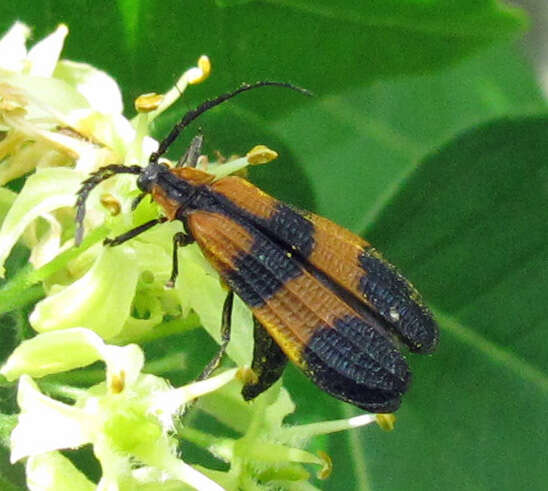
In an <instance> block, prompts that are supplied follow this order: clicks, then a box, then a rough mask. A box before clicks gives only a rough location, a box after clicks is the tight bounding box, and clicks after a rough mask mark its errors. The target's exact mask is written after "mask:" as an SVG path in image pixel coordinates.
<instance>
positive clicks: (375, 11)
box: [0, 0, 525, 112]
mask: <svg viewBox="0 0 548 491" xmlns="http://www.w3.org/2000/svg"><path fill="white" fill-rule="evenodd" d="M239 3H241V2H218V4H219V5H223V4H224V5H227V6H225V7H219V6H218V5H216V4H215V2H214V1H213V0H203V1H188V0H187V1H182V0H181V1H165V0H147V1H145V0H141V1H135V2H130V1H127V0H120V1H118V2H112V1H105V0H102V1H95V2H73V1H71V0H55V1H53V0H50V1H42V2H38V3H37V2H33V1H28V0H27V1H26V2H25V1H22V2H17V3H11V2H3V4H2V6H1V7H0V19H1V21H0V28H3V29H5V28H6V27H7V26H8V25H9V23H11V22H12V21H13V20H15V19H16V18H18V19H21V20H23V21H24V22H27V23H28V24H30V25H32V26H36V34H37V35H43V34H44V33H45V31H47V30H51V29H53V28H54V27H55V25H56V24H57V23H59V22H61V21H62V22H65V23H67V24H68V25H69V27H70V29H71V32H72V34H71V41H70V43H69V45H68V46H67V50H66V51H65V56H67V57H71V58H74V59H81V60H85V61H90V62H92V63H94V64H97V65H98V66H99V67H101V68H104V69H107V71H109V73H111V74H114V75H115V76H116V78H117V79H118V80H119V82H120V83H121V84H122V86H123V87H124V88H125V92H124V96H125V98H126V99H125V100H126V103H128V107H130V105H131V103H132V101H133V99H134V98H135V97H136V96H137V95H139V94H140V93H143V92H148V91H150V90H156V91H161V90H163V89H165V88H166V87H167V86H169V85H170V82H172V81H174V80H176V78H177V75H178V73H179V72H180V71H181V69H182V68H183V67H184V66H186V65H187V64H189V63H192V62H194V60H195V59H197V57H198V56H199V55H200V54H202V53H207V54H208V55H209V56H210V57H211V59H212V61H213V67H214V68H213V69H214V72H215V77H214V78H212V80H211V81H210V82H209V83H208V88H207V89H204V91H203V92H201V94H200V97H202V96H203V94H206V93H207V94H210V95H211V94H212V93H213V94H214V93H217V92H219V91H220V90H221V89H226V88H228V87H232V86H234V85H237V84H239V83H241V82H242V81H254V80H257V79H265V78H274V79H283V80H287V79H289V80H292V81H294V82H297V83H299V84H302V85H304V86H306V87H308V88H310V89H311V90H313V91H315V92H317V93H319V94H322V95H324V94H326V93H328V92H335V91H339V90H340V89H342V88H344V87H349V86H356V85H358V86H361V85H363V84H364V83H367V82H372V81H375V80H379V79H383V78H386V77H390V76H394V75H401V74H407V73H417V72H426V71H430V70H433V69H437V68H440V67H443V66H446V65H447V64H448V63H451V62H454V61H455V60H459V59H461V58H462V57H464V56H466V55H468V54H470V53H472V52H474V51H477V50H478V49H479V48H481V47H484V46H486V45H488V44H491V43H492V42H494V41H497V40H501V39H508V38H510V37H513V36H514V35H515V34H516V33H517V32H519V30H521V29H522V28H523V26H524V23H525V22H524V16H523V13H522V12H521V11H520V10H518V9H515V8H510V7H507V6H504V5H503V3H502V2H498V1H494V0H462V1H460V2H454V1H453V0H429V1H420V0H412V1H409V0H390V1H386V0H375V1H363V0H362V1H359V2H355V1H352V0H341V1H338V2H330V1H328V0H322V1H321V2H318V1H315V2H306V1H292V0H291V1H275V0H274V1H255V2H248V3H245V4H243V5H237V4H239ZM265 97H267V98H268V96H265ZM261 99H263V98H261ZM261 107H262V108H263V109H264V108H269V109H270V111H276V112H277V111H278V110H279V109H280V108H283V105H282V106H280V105H279V104H276V105H275V104H272V103H270V104H268V105H267V104H263V105H261Z"/></svg>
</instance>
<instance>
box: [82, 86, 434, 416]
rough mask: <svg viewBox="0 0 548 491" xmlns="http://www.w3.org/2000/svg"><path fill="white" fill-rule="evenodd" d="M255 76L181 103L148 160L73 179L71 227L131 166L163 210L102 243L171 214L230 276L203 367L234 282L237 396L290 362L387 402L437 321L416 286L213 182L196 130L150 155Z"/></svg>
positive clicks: (349, 242) (343, 240)
mask: <svg viewBox="0 0 548 491" xmlns="http://www.w3.org/2000/svg"><path fill="white" fill-rule="evenodd" d="M268 85H277V86H282V87H288V88H290V89H293V90H298V91H301V92H306V91H304V90H303V89H299V88H298V87H295V86H292V85H290V84H286V83H280V82H268V81H264V82H258V83H256V84H253V85H247V84H245V85H242V86H241V87H239V88H238V89H237V90H235V91H233V92H230V93H226V94H223V95H221V96H219V97H217V98H215V99H212V100H209V101H206V102H205V103H203V104H201V105H200V106H198V107H197V108H195V109H194V110H191V111H189V112H188V113H187V114H185V116H184V117H183V118H182V119H181V121H180V122H179V123H178V124H177V125H176V126H175V127H174V128H173V130H172V131H171V132H170V133H169V134H168V135H167V137H166V138H165V139H164V140H162V141H161V142H160V144H159V148H158V150H157V151H156V152H154V153H153V154H152V155H151V156H150V159H149V163H148V165H147V166H146V167H144V168H142V167H139V166H122V165H109V166H106V167H103V168H101V169H99V170H98V171H97V172H95V173H94V174H93V175H91V177H89V178H88V179H87V180H86V181H84V182H83V184H82V187H81V189H80V191H79V192H78V199H77V218H76V220H77V233H76V243H77V244H79V243H80V241H81V239H82V235H83V219H84V215H85V202H86V199H87V196H88V195H89V193H90V191H91V190H92V189H93V188H94V187H95V186H97V185H98V184H99V183H101V182H102V181H104V180H105V179H108V178H109V177H111V176H113V175H115V174H121V173H129V174H136V175H137V176H138V178H137V186H138V187H139V189H140V190H141V191H142V192H143V195H145V194H151V195H152V198H153V199H154V200H155V201H156V202H158V203H159V205H160V206H161V207H162V208H163V210H164V214H165V215H164V216H162V217H160V218H157V219H155V220H151V221H150V222H147V223H145V224H143V225H141V226H140V227H137V228H136V229H133V230H130V231H129V232H126V233H125V234H123V235H121V236H119V237H117V238H115V239H107V240H106V241H105V242H106V243H107V244H109V245H111V246H113V245H117V244H120V243H122V242H124V241H126V240H129V239H131V238H133V237H135V236H136V235H138V234H140V233H141V232H144V231H145V230H148V229H149V228H151V227H152V226H154V225H156V224H158V223H163V222H165V221H167V220H180V221H182V222H183V224H184V228H185V233H182V232H180V233H178V234H176V235H175V237H174V240H173V242H174V254H173V256H174V257H173V273H172V277H171V282H172V283H173V282H174V281H175V278H176V276H177V273H178V271H177V265H178V262H177V248H178V247H179V246H184V245H186V244H188V243H190V242H193V241H196V242H197V243H198V245H199V246H200V248H201V250H202V252H203V254H204V255H205V257H206V258H207V259H208V260H209V261H210V262H211V264H212V265H213V266H214V267H215V269H216V270H217V271H218V272H219V274H220V276H221V277H222V279H223V280H224V282H225V283H226V284H227V285H228V286H229V288H230V293H229V294H228V295H227V298H226V301H225V304H224V308H223V316H222V333H223V343H222V346H221V349H220V351H219V353H218V355H217V356H216V357H215V358H214V360H212V362H211V363H210V364H209V365H208V367H206V369H205V370H204V372H203V373H202V377H206V376H208V375H209V374H210V373H211V371H212V370H213V369H214V368H215V367H216V366H217V365H218V363H219V361H220V359H221V356H222V354H223V353H224V350H225V348H226V344H227V343H228V339H229V337H230V317H231V309H232V299H233V292H235V293H236V294H237V295H238V296H240V298H241V299H242V300H243V301H244V302H245V303H246V304H247V305H248V306H249V308H250V309H251V310H252V312H253V315H254V318H255V332H254V337H255V348H254V358H253V365H252V368H253V370H254V371H255V372H256V374H257V380H255V381H254V383H248V384H247V385H245V386H244V388H243V390H242V394H243V396H244V398H245V399H246V400H249V399H252V398H254V397H256V396H257V395H259V394H260V393H262V392H263V391H265V390H266V389H267V388H268V387H270V386H271V385H272V384H273V383H274V382H275V381H276V380H277V379H278V378H279V377H280V376H281V374H282V371H283V369H284V367H285V364H286V363H287V360H288V359H289V360H291V361H292V362H293V363H294V364H295V365H297V366H298V367H299V368H300V369H301V370H302V371H303V372H304V373H305V374H306V375H307V376H308V377H309V378H310V379H311V380H312V381H313V382H314V383H315V384H316V385H318V386H319V387H320V388H321V389H323V390H324V391H326V392H328V393H329V394H331V395H333V396H334V397H336V398H338V399H341V400H343V401H346V402H350V403H352V404H354V405H356V406H358V407H360V408H363V409H366V410H368V411H371V412H391V411H394V410H396V409H397V408H398V407H399V405H400V402H401V396H402V394H403V393H404V392H405V391H406V390H407V387H408V385H409V380H410V373H409V369H408V365H407V363H406V360H405V358H404V357H403V355H402V354H401V352H400V351H399V349H398V345H399V344H400V343H401V342H403V343H404V344H405V345H407V347H408V348H409V349H410V350H411V351H413V352H417V353H430V352H432V351H433V350H434V349H435V347H436V345H437V342H438V329H437V327H436V324H435V322H434V320H433V318H432V314H431V313H430V311H429V310H428V309H427V307H425V305H424V304H423V303H422V300H421V298H420V295H419V294H418V292H417V291H416V290H415V288H414V287H413V286H412V285H411V284H410V283H409V282H408V281H407V280H406V279H405V278H404V277H403V276H402V275H401V274H400V273H399V272H398V271H397V270H396V269H395V268H394V266H392V265H391V264H389V263H388V262H386V261H385V260H384V259H383V258H382V256H381V255H380V254H379V253H378V252H377V251H376V250H375V249H374V248H373V247H371V246H370V244H369V243H367V242H366V241H365V240H363V239H362V238H360V237H358V236H356V235H354V234H353V233H351V232H349V231H348V230H346V229H344V228H342V227H339V226H338V225H336V224H334V223H333V222H331V221H329V220H327V219H326V218H322V217H320V216H318V215H314V214H312V213H309V212H305V211H301V210H298V209H296V208H293V207H291V206H289V205H287V204H284V203H282V202H280V201H277V200H276V199H274V198H273V197H271V196H269V195H267V194H266V193H264V192H263V191H261V190H260V189H258V188H257V187H255V186H254V185H253V184H251V183H250V182H248V181H247V180H245V179H242V178H240V177H235V176H230V177H224V178H221V179H218V180H215V176H213V175H211V174H208V173H207V172H204V171H202V170H198V169H196V168H195V164H196V161H197V158H198V155H199V154H200V147H201V141H202V140H201V137H196V138H195V139H194V140H193V141H192V143H191V145H190V147H189V149H188V151H187V153H186V154H185V157H184V158H182V159H181V160H180V161H179V163H178V165H177V166H176V167H174V168H171V167H168V166H167V165H165V164H163V163H159V162H158V160H159V157H160V156H162V155H163V154H164V153H165V152H166V151H167V149H168V147H169V146H170V145H171V144H172V143H173V141H174V140H175V139H176V138H177V136H178V135H179V133H180V132H181V130H182V129H183V128H185V127H186V126H187V125H188V124H189V123H190V122H191V121H193V120H194V119H196V118H197V117H198V116H199V115H200V114H202V113H203V112H205V111H207V110H208V109H210V108H212V107H214V106H216V105H218V104H220V103H222V102H224V101H226V100H228V99H230V98H231V97H234V96H235V95H237V94H239V93H241V92H244V91H247V90H250V89H255V88H258V87H263V86H268Z"/></svg>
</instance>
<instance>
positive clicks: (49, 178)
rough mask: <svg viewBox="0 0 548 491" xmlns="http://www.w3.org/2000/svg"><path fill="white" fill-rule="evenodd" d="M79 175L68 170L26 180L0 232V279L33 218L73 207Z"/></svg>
mask: <svg viewBox="0 0 548 491" xmlns="http://www.w3.org/2000/svg"><path fill="white" fill-rule="evenodd" d="M81 181H82V174H80V173H79V172H76V171H74V170H72V169H65V168H49V169H44V170H40V171H39V172H37V173H36V174H34V175H32V176H31V177H29V178H28V179H27V182H26V183H25V186H24V187H23V189H22V191H21V192H20V193H19V195H18V196H17V199H16V200H15V202H14V203H13V206H12V207H11V208H10V210H9V212H8V213H7V215H6V218H5V219H4V221H3V222H2V227H1V228H0V276H3V274H4V268H3V264H4V261H5V260H6V258H7V257H8V255H9V253H10V251H11V248H12V247H13V246H14V244H15V243H16V242H17V240H18V239H19V237H20V236H21V234H22V233H23V232H24V230H25V228H26V227H27V226H28V225H29V224H30V223H31V222H32V221H33V220H35V219H36V218H37V217H39V216H40V215H42V214H44V213H48V212H50V211H52V210H56V209H57V208H62V207H66V206H73V205H74V201H75V199H76V194H75V193H76V191H77V190H78V188H79V186H80V183H81Z"/></svg>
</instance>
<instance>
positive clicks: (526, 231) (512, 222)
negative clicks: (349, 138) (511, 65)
mask: <svg viewBox="0 0 548 491" xmlns="http://www.w3.org/2000/svg"><path fill="white" fill-rule="evenodd" d="M547 183H548V117H530V118H523V119H509V120H500V121H497V122H494V123H492V124H489V125H486V126H483V127H480V128H478V129H474V130H471V131H469V132H467V133H466V134H464V135H462V136H461V137H458V138H456V139H455V140H453V141H451V142H450V143H449V144H447V145H446V146H444V147H443V148H442V149H441V150H439V151H438V152H436V153H435V154H433V155H431V156H430V157H428V158H426V159H425V160H424V161H423V162H422V164H421V166H420V167H419V168H418V170H417V171H416V172H415V173H414V174H413V175H412V176H411V177H410V179H409V180H408V181H407V182H406V183H405V186H403V187H402V189H401V191H400V192H399V193H398V194H397V196H396V197H395V198H394V199H393V200H392V201H391V202H390V204H389V205H388V206H387V207H385V208H384V209H383V211H382V213H381V214H380V216H379V217H378V219H377V220H376V222H375V224H374V226H373V228H372V229H371V230H370V236H371V237H374V238H375V241H376V243H377V244H378V245H379V246H381V247H385V248H386V250H389V251H390V257H391V258H392V259H393V260H394V261H396V262H397V263H398V264H399V265H400V266H401V267H402V268H403V269H404V270H405V271H407V272H408V273H409V274H410V276H411V277H412V278H413V279H415V280H416V281H417V282H418V283H419V284H420V286H421V290H422V291H423V293H424V294H425V295H426V297H427V298H428V301H429V303H430V304H431V305H432V306H434V308H435V311H436V312H437V314H438V318H439V322H440V324H441V329H442V333H441V342H440V349H439V351H438V353H436V354H435V355H434V356H433V357H432V359H429V360H418V359H417V360H415V363H414V367H415V382H416V383H415V387H414V389H413V390H412V391H411V394H410V395H409V397H408V400H407V404H405V405H404V407H403V408H402V410H401V411H400V413H399V416H400V421H401V423H402V426H401V427H400V428H399V431H397V432H395V433H394V434H393V435H390V437H389V438H381V437H380V436H379V437H377V435H375V437H374V438H373V439H371V438H369V437H367V436H365V437H364V439H363V444H364V448H365V454H366V455H367V462H368V464H367V468H368V471H369V474H370V480H371V482H374V483H377V484H378V485H379V486H380V487H382V486H386V483H387V482H388V483H389V484H390V487H392V488H394V489H438V488H446V487H451V488H455V487H456V488H459V489H463V488H474V489H512V488H519V487H521V486H523V485H524V481H523V475H522V472H523V470H524V469H527V486H526V487H527V489H542V488H543V487H544V486H545V484H546V479H547V478H548V470H547V469H546V465H545V459H544V456H545V445H546V439H547V438H548V430H547V428H546V424H545V419H546V407H547V404H548V345H547V344H546V343H545V342H544V338H545V334H546V332H547V330H548V320H547V316H546V314H547V312H548V309H547V306H546V305H547V304H546V289H547V287H548V244H547V243H546V238H547V237H548V220H547V218H548V214H547V210H548V193H547V192H546V189H547V188H546V186H547ZM411 475H414V476H417V477H416V478H415V479H413V480H410V479H409V476H411Z"/></svg>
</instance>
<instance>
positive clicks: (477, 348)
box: [0, 0, 548, 490]
mask: <svg viewBox="0 0 548 491" xmlns="http://www.w3.org/2000/svg"><path fill="white" fill-rule="evenodd" d="M525 8H526V9H527V10H529V13H530V15H529V16H527V15H526V13H525V11H524V10H520V9H518V8H516V7H509V6H508V4H507V3H503V2H499V1H495V0H460V1H454V0H369V1H364V0H362V1H356V0H354V1H350V0H339V1H338V2H333V1H330V0H315V1H309V2H305V1H302V0H298V1H292V0H267V1H246V0H217V1H216V2H215V1H211V0H203V1H193V2H191V1H183V0H180V1H177V0H163V1H155V0H142V1H139V0H134V1H131V0H118V1H106V0H95V1H91V0H89V1H83V0H82V1H69V0H56V1H53V0H51V1H47V0H46V1H41V2H35V1H31V0H26V1H22V0H20V1H18V2H9V3H8V2H3V3H2V4H1V5H0V31H2V32H3V31H5V30H6V29H7V28H8V27H9V26H10V25H11V24H12V23H13V22H14V21H15V20H21V21H23V22H25V23H26V24H28V25H29V26H31V27H33V34H34V35H33V38H34V39H35V40H38V39H40V38H41V37H43V36H44V35H46V34H47V33H49V32H50V31H51V30H52V29H54V28H55V27H56V25H57V24H58V23H60V22H64V23H66V24H67V25H68V27H69V29H70V35H69V37H68V39H67V41H66V44H65V50H64V52H63V57H64V58H68V59H73V60H77V61H85V62H88V63H91V64H93V65H95V66H97V67H99V68H101V69H104V70H105V71H106V72H108V73H109V74H111V75H112V76H113V77H114V78H115V79H116V80H117V81H118V83H119V84H120V86H121V88H122V92H123V94H124V98H125V103H126V108H127V110H126V115H128V116H132V115H133V105H132V101H133V99H134V98H135V97H136V96H138V95H139V94H141V93H144V92H151V91H157V92H162V91H164V90H166V89H168V88H169V87H170V86H171V85H172V84H173V83H174V82H175V80H176V79H177V78H178V76H179V75H180V73H181V72H182V71H183V70H184V69H185V68H187V67H188V66H190V65H192V64H194V63H195V61H196V60H197V58H198V56H199V55H201V54H203V53H205V54H208V55H209V57H210V58H211V61H212V64H213V72H212V76H211V77H210V79H208V81H207V82H205V83H204V84H202V85H199V86H196V87H193V88H192V89H190V90H188V92H187V93H185V98H184V101H183V102H181V103H178V104H177V105H176V107H174V108H172V110H170V112H169V113H168V114H167V115H166V116H165V117H163V118H162V120H161V121H159V122H158V123H157V128H156V133H157V135H162V134H163V133H165V132H166V131H167V128H168V127H169V126H170V125H171V124H172V123H173V122H174V121H175V119H176V118H177V117H178V116H179V115H181V114H182V113H183V112H184V110H185V109H187V108H189V107H192V106H193V105H194V104H196V103H197V102H200V101H202V100H203V99H205V98H207V97H211V96H214V95H217V94H219V93H221V92H223V91H226V90H228V89H231V88H234V87H236V86H238V85H239V84H240V83H241V82H243V81H246V82H253V81H256V80H260V79H274V80H284V81H291V82H294V83H296V84H299V85H302V86H304V87H306V88H308V89H310V90H311V91H313V92H314V93H315V97H314V98H313V99H308V98H303V97H300V96H299V95H296V94H293V93H289V92H288V91H283V90H277V89H265V90H263V91H262V92H260V93H255V94H253V93H250V94H247V95H244V96H242V97H241V98H239V99H236V100H234V101H233V102H232V103H230V104H229V105H226V106H223V107H220V108H218V109H216V110H214V111H212V112H211V113H209V114H208V115H206V116H205V117H204V118H202V119H201V120H200V122H199V125H200V127H201V128H202V131H203V133H204V135H205V138H206V150H207V151H209V152H213V151H214V150H219V151H221V152H222V153H223V154H224V155H230V154H231V153H245V152H246V151H247V150H248V149H249V148H251V146H253V145H255V144H257V143H263V144H266V145H268V146H270V147H271V148H274V149H276V150H277V151H278V152H279V153H280V158H279V160H278V161H276V162H274V163H273V164H271V165H269V166H265V167H261V168H258V169H254V171H253V174H252V180H253V181H254V182H255V183H256V184H257V185H259V186H261V187H263V188H264V189H265V190H267V191H269V192H271V193H273V194H274V195H276V196H277V197H280V198H282V199H284V200H286V201H288V202H291V203H293V204H295V205H297V206H299V207H302V208H308V209H311V210H313V211H315V212H317V213H320V214H323V215H325V216H327V217H329V218H331V219H333V220H335V221H336V222H338V223H340V224H342V225H344V226H346V227H348V228H350V229H352V230H353V231H354V232H357V233H359V234H361V235H363V236H364V237H366V238H367V239H368V240H369V241H370V242H372V243H373V244H374V245H375V246H376V247H377V248H379V249H380V250H381V251H383V252H384V254H385V256H386V257H387V258H388V259H389V260H390V261H391V262H393V263H395V264H397V265H398V266H399V267H400V269H401V270H402V271H403V272H405V274H406V275H407V276H408V277H409V278H410V279H411V280H412V281H413V282H414V283H415V284H416V286H417V287H418V288H419V290H420V291H421V292H422V293H423V295H424V297H425V299H426V301H427V303H428V304H429V305H431V307H432V308H433V310H434V312H435V314H436V316H437V317H438V320H439V323H440V327H441V341H440V347H439V350H438V351H437V352H436V353H435V354H434V355H432V356H430V357H419V356H412V355H411V356H409V359H410V364H411V366H412V370H413V375H414V377H413V378H414V380H413V384H412V387H411V390H410V392H409V394H408V395H407V396H406V397H405V399H404V403H403V405H402V407H401V409H400V410H399V411H398V413H397V416H398V422H397V426H396V429H395V430H394V431H393V432H391V433H385V432H383V431H381V430H380V429H378V428H365V429H360V430H356V431H353V432H347V433H344V434H339V435H334V436H333V437H330V438H329V439H321V440H317V441H315V442H313V443H312V446H313V447H314V446H315V447H317V448H322V449H324V450H326V451H327V452H328V453H329V454H330V455H331V457H332V459H333V462H334V471H333V474H332V476H331V478H330V479H329V480H327V481H325V482H321V483H319V484H317V485H318V486H320V487H321V488H322V489H333V490H339V489H346V490H365V489H389V490H400V489H401V490H411V489H417V490H425V489H427V490H430V489H539V490H540V489H546V482H548V466H547V465H546V459H547V457H548V455H547V443H546V442H547V441H548V425H547V424H546V415H547V407H548V406H547V403H548V343H546V334H547V333H548V320H547V317H548V316H547V314H548V308H547V299H546V296H547V294H546V292H547V291H548V241H547V238H548V113H547V111H546V98H545V95H544V94H543V89H542V84H541V81H542V70H543V68H544V69H545V68H546V67H545V66H543V63H546V60H547V59H548V56H547V55H546V51H544V52H543V51H542V50H543V49H544V50H546V46H544V45H543V41H545V40H546V31H545V30H543V28H544V29H546V24H547V23H546V22H545V23H544V25H542V22H541V21H542V19H544V20H545V21H546V17H547V16H548V10H547V9H548V7H547V6H546V4H545V2H544V1H543V0H537V1H536V2H534V1H529V2H527V4H526V5H525ZM543 16H544V17H543ZM528 31H529V32H532V34H529V35H527V32H528ZM526 36H528V37H526ZM197 127H198V126H197V125H195V128H196V129H197ZM191 136H192V131H190V132H188V134H187V135H186V137H185V138H183V139H182V140H183V141H181V142H180V145H179V146H178V147H177V148H176V149H174V150H173V154H172V155H174V156H175V155H176V154H177V152H178V151H180V149H182V148H183V146H184V144H186V143H187V142H188V141H189V139H190V137H191ZM23 314H24V312H23V313H22V314H21V313H20V315H23ZM212 349H213V348H212ZM285 381H286V385H287V386H288V388H289V389H290V392H291V395H292V397H293V398H294V399H295V401H296V403H297V411H296V413H295V415H294V416H293V419H292V421H299V422H314V421H320V420H323V419H335V418H339V417H347V416H350V415H352V414H357V413H358V411H357V410H355V409H354V408H353V407H350V406H348V405H345V404H342V403H339V402H338V401H335V400H334V399H331V398H330V397H328V396H327V395H325V394H322V393H320V391H319V390H318V389H316V388H315V387H314V386H313V385H312V384H311V383H309V382H308V381H307V380H306V379H305V378H304V376H302V375H301V374H300V373H297V372H296V370H294V369H292V368H290V369H289V370H287V372H286V375H285ZM2 454H3V456H4V457H5V455H4V454H5V451H2ZM5 465H6V462H5V461H4V462H3V463H2V468H3V469H5ZM311 470H313V469H311ZM4 475H5V474H4Z"/></svg>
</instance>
